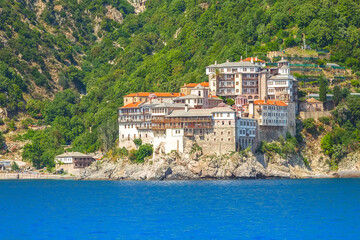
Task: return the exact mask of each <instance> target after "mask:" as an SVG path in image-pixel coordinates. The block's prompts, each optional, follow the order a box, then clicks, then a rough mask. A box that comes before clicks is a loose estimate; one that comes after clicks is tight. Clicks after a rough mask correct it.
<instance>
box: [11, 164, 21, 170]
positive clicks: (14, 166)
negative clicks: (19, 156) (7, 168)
mask: <svg viewBox="0 0 360 240" xmlns="http://www.w3.org/2000/svg"><path fill="white" fill-rule="evenodd" d="M11 170H12V171H14V172H16V171H19V170H20V167H19V165H18V164H17V163H16V162H15V161H13V162H12V164H11Z"/></svg>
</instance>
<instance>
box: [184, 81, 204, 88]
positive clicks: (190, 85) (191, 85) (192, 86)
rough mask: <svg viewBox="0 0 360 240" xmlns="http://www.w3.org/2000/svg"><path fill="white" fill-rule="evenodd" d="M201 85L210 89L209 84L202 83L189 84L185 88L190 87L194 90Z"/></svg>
mask: <svg viewBox="0 0 360 240" xmlns="http://www.w3.org/2000/svg"><path fill="white" fill-rule="evenodd" d="M199 84H200V85H201V86H203V87H209V83H208V82H202V83H189V84H187V85H185V86H183V87H190V88H194V87H196V86H197V85H199Z"/></svg>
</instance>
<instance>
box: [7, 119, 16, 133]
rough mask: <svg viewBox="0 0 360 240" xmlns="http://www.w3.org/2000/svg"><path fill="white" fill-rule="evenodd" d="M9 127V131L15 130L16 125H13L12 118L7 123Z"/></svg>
mask: <svg viewBox="0 0 360 240" xmlns="http://www.w3.org/2000/svg"><path fill="white" fill-rule="evenodd" d="M9 128H10V130H11V131H15V130H16V125H15V121H14V119H13V120H11V122H10V123H9Z"/></svg>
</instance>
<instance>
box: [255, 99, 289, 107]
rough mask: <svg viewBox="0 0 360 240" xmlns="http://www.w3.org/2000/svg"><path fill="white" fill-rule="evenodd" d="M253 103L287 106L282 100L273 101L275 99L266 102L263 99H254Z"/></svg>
mask: <svg viewBox="0 0 360 240" xmlns="http://www.w3.org/2000/svg"><path fill="white" fill-rule="evenodd" d="M254 104H255V105H273V106H282V107H287V104H286V103H284V102H283V101H275V100H267V101H266V102H265V100H255V101H254Z"/></svg>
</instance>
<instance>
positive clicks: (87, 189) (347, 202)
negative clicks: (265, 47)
mask: <svg viewBox="0 0 360 240" xmlns="http://www.w3.org/2000/svg"><path fill="white" fill-rule="evenodd" d="M0 239H1V240H2V239H6V240H8V239H9V240H10V239H16V240H18V239H21V240H22V239H66V240H67V239H102V240H103V239H360V179H278V180H231V181H227V180H221V181H214V180H211V181H210V180H209V181H208V180H204V181H73V180H1V181H0Z"/></svg>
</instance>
